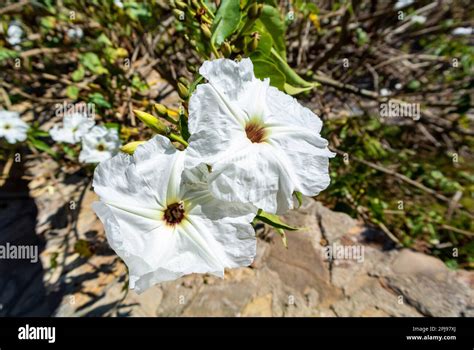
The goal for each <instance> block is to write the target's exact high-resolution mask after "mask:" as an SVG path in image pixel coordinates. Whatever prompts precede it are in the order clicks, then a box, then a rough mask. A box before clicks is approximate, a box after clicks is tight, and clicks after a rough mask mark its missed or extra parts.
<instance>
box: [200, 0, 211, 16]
mask: <svg viewBox="0 0 474 350" xmlns="http://www.w3.org/2000/svg"><path fill="white" fill-rule="evenodd" d="M199 2H200V3H201V6H202V7H204V9H205V10H206V11H207V13H208V14H209V15H210V16H211V18H214V14H213V13H212V11H211V10H210V9H209V7H207V5H206V3H205V2H204V1H203V0H201V1H199Z"/></svg>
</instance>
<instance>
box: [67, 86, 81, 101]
mask: <svg viewBox="0 0 474 350" xmlns="http://www.w3.org/2000/svg"><path fill="white" fill-rule="evenodd" d="M66 95H67V97H69V98H70V99H71V100H77V98H78V97H79V88H78V87H77V86H74V85H69V86H68V87H67V88H66Z"/></svg>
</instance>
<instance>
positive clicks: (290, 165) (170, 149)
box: [93, 59, 334, 291]
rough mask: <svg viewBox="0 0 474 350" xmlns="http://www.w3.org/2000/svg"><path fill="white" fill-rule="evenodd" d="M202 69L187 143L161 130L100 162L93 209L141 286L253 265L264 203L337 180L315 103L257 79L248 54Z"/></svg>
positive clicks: (286, 200) (273, 208) (288, 204)
mask: <svg viewBox="0 0 474 350" xmlns="http://www.w3.org/2000/svg"><path fill="white" fill-rule="evenodd" d="M199 72H200V74H201V75H202V76H203V77H204V78H206V79H207V83H204V84H201V85H199V86H198V87H197V88H196V90H195V92H194V93H193V95H192V96H191V99H190V101H189V121H188V122H189V131H190V133H191V136H190V138H189V140H188V141H189V146H188V147H187V148H186V149H185V150H184V151H179V150H177V149H176V148H175V147H174V146H173V144H172V143H171V142H170V141H169V140H168V139H167V138H166V137H164V136H161V135H157V136H155V137H154V138H153V139H152V140H150V141H148V142H146V143H144V144H141V145H139V146H138V147H137V148H136V150H135V152H134V154H133V155H127V154H123V153H121V154H118V155H117V156H115V157H113V158H112V159H109V160H107V161H105V162H102V163H100V164H99V166H98V167H97V169H96V171H95V175H94V184H93V185H94V189H95V191H96V192H97V194H98V195H99V197H100V202H97V203H95V204H94V209H95V211H96V213H97V214H98V216H99V217H100V219H101V220H102V222H103V223H104V226H105V229H106V234H107V238H108V240H109V242H110V245H111V246H112V248H113V249H114V250H115V251H116V252H117V253H118V254H119V255H120V257H121V258H122V259H123V260H124V261H125V263H126V264H127V266H128V268H129V272H130V287H131V288H132V289H136V290H137V291H143V290H144V289H146V288H147V287H149V286H151V285H153V284H155V283H159V282H163V281H167V280H172V279H176V278H178V277H180V276H183V275H186V274H190V273H211V274H214V275H217V276H220V277H222V276H223V274H224V269H225V268H232V267H239V266H248V265H249V264H250V263H251V262H252V261H253V259H254V257H255V252H256V238H255V232H254V230H253V228H252V225H251V222H252V220H253V219H254V218H255V216H256V215H257V213H258V212H261V210H264V211H265V212H268V213H272V214H282V213H284V212H286V211H287V210H288V209H291V208H293V203H294V200H293V198H294V194H295V192H299V193H301V194H303V195H307V196H315V195H317V194H318V193H319V192H320V191H322V190H323V189H325V188H326V187H327V186H328V185H329V175H328V162H329V160H328V158H330V157H332V156H333V155H334V154H333V153H332V152H330V151H329V150H328V148H327V146H328V142H327V141H326V140H325V139H323V138H322V137H321V136H320V130H321V127H322V122H321V120H320V119H319V118H318V117H317V116H316V115H315V114H314V113H312V112H311V111H310V110H309V109H307V108H305V107H303V106H301V105H300V104H299V103H298V102H297V101H296V100H295V99H294V98H292V97H290V96H288V95H286V94H284V93H283V92H281V91H279V90H278V89H276V88H274V87H271V86H270V85H269V80H268V79H266V80H263V81H262V80H259V79H257V78H256V77H255V76H254V73H253V65H252V62H251V60H250V59H243V60H242V61H240V62H235V61H232V60H228V59H217V60H214V61H208V62H205V63H204V64H203V66H202V67H201V68H200V70H199Z"/></svg>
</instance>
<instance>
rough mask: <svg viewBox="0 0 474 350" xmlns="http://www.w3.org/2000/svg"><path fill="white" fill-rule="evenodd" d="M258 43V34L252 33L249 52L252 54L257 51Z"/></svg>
mask: <svg viewBox="0 0 474 350" xmlns="http://www.w3.org/2000/svg"><path fill="white" fill-rule="evenodd" d="M259 42H260V34H259V33H258V32H254V33H252V40H251V41H250V43H249V47H248V49H249V51H250V52H253V51H255V50H257V48H258V43H259Z"/></svg>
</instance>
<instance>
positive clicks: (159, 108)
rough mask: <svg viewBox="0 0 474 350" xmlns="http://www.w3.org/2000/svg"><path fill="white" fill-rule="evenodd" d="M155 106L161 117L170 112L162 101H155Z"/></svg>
mask: <svg viewBox="0 0 474 350" xmlns="http://www.w3.org/2000/svg"><path fill="white" fill-rule="evenodd" d="M153 107H155V110H156V111H157V112H158V114H159V115H160V117H164V116H166V115H167V114H168V108H166V106H164V105H162V104H161V103H155V104H154V105H153Z"/></svg>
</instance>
